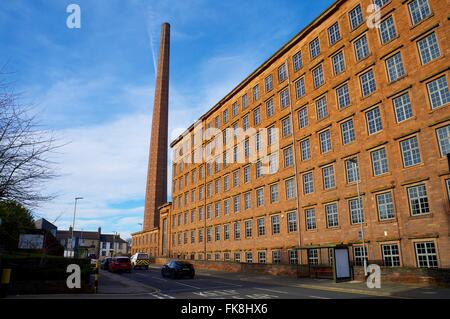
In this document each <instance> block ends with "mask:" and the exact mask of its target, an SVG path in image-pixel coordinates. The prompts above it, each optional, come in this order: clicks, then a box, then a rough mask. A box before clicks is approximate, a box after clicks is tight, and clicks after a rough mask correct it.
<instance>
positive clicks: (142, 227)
mask: <svg viewBox="0 0 450 319" xmlns="http://www.w3.org/2000/svg"><path fill="white" fill-rule="evenodd" d="M138 225H140V226H141V232H143V231H144V226H143V225H144V224H142V223H138Z"/></svg>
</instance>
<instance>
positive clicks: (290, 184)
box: [285, 178, 295, 199]
mask: <svg viewBox="0 0 450 319" xmlns="http://www.w3.org/2000/svg"><path fill="white" fill-rule="evenodd" d="M285 187H286V199H293V198H295V184H294V179H293V178H290V179H288V180H286V181H285Z"/></svg>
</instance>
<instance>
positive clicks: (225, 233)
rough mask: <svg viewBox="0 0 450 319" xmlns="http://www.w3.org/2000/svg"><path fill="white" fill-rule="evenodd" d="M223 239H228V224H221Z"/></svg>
mask: <svg viewBox="0 0 450 319" xmlns="http://www.w3.org/2000/svg"><path fill="white" fill-rule="evenodd" d="M223 239H224V240H228V239H230V224H225V225H223Z"/></svg>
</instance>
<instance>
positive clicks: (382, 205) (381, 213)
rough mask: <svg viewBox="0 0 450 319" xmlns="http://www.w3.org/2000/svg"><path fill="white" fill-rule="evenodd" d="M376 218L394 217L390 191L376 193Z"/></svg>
mask: <svg viewBox="0 0 450 319" xmlns="http://www.w3.org/2000/svg"><path fill="white" fill-rule="evenodd" d="M375 198H376V201H377V209H378V219H379V220H380V221H383V220H388V219H392V218H394V217H395V213H394V203H393V200H392V192H386V193H382V194H377V195H376V196H375Z"/></svg>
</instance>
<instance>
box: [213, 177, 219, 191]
mask: <svg viewBox="0 0 450 319" xmlns="http://www.w3.org/2000/svg"><path fill="white" fill-rule="evenodd" d="M214 191H215V192H216V194H219V193H220V178H217V179H216V180H215V181H214Z"/></svg>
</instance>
